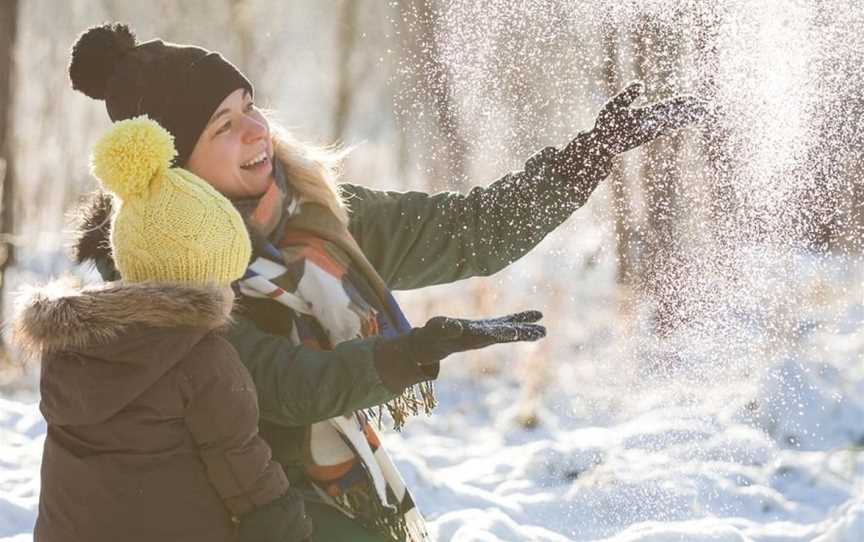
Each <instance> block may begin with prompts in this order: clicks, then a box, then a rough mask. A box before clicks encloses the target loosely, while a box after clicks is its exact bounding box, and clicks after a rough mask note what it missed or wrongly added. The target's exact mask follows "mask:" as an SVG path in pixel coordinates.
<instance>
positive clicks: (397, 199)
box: [341, 147, 608, 290]
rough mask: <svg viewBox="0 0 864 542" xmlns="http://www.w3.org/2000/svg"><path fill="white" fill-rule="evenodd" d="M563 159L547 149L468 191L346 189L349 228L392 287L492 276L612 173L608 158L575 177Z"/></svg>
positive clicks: (515, 258) (347, 187)
mask: <svg viewBox="0 0 864 542" xmlns="http://www.w3.org/2000/svg"><path fill="white" fill-rule="evenodd" d="M561 160H562V158H561V153H560V152H559V151H558V150H557V149H555V148H553V147H548V148H546V149H544V150H542V151H540V152H538V153H537V154H535V155H534V156H532V157H531V158H530V159H529V160H528V161H527V162H526V164H525V169H524V170H523V171H518V172H514V173H510V174H508V175H505V176H504V177H503V178H501V179H499V180H497V181H495V182H494V183H492V184H491V185H489V186H488V187H485V188H484V187H476V188H473V189H472V190H471V191H470V192H469V193H468V194H459V193H455V192H442V193H438V194H426V193H422V192H385V191H377V190H370V189H368V188H363V187H361V186H357V185H351V184H343V185H341V187H342V191H343V194H344V195H345V196H346V199H347V201H348V205H349V207H350V210H351V220H350V223H349V229H350V230H351V233H352V235H353V236H354V238H355V239H356V240H357V243H358V244H359V245H360V248H361V249H362V250H363V252H364V254H365V255H366V257H367V258H368V259H369V261H370V263H371V264H372V265H373V266H374V267H375V269H376V270H377V271H378V273H379V274H380V275H381V277H382V278H383V279H384V281H385V282H386V283H387V285H388V286H389V287H390V288H392V289H396V290H408V289H413V288H420V287H423V286H430V285H433V284H442V283H447V282H453V281H456V280H460V279H464V278H468V277H472V276H488V275H491V274H493V273H496V272H497V271H499V270H501V269H503V268H504V267H506V266H507V265H509V264H510V263H512V262H514V261H516V260H518V259H519V258H521V257H522V256H523V255H525V254H526V253H527V252H528V251H529V250H531V249H532V248H534V247H535V246H536V245H537V244H538V243H539V242H540V241H542V240H543V238H544V237H546V235H547V234H548V233H549V232H551V231H552V230H554V229H555V228H556V227H557V226H558V225H559V224H561V223H562V222H563V221H564V220H566V219H567V218H568V217H569V216H570V215H571V214H572V212H573V211H574V210H576V209H578V208H579V207H581V206H582V205H583V204H584V203H585V202H586V201H587V199H588V197H589V196H590V194H591V192H592V191H593V190H594V188H595V187H596V185H597V183H598V182H599V181H600V180H601V179H602V178H604V177H605V176H606V175H607V174H608V160H606V159H604V158H598V159H597V160H595V161H594V163H593V164H591V166H590V167H586V168H583V170H580V171H577V172H576V174H575V175H574V174H573V171H572V168H571V169H568V168H569V165H568V164H562V163H560V162H561ZM583 172H584V175H582V173H583ZM574 178H577V179H579V181H578V182H574V180H573V179H574Z"/></svg>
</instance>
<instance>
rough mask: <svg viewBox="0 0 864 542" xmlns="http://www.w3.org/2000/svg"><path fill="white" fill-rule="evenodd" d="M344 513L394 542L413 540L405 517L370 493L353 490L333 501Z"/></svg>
mask: <svg viewBox="0 0 864 542" xmlns="http://www.w3.org/2000/svg"><path fill="white" fill-rule="evenodd" d="M333 501H334V503H335V504H336V505H337V506H338V507H340V508H341V509H342V512H343V513H345V514H348V515H350V516H352V517H353V518H354V519H355V520H357V522H358V523H359V524H360V525H362V526H363V527H365V528H366V529H369V530H371V531H374V532H377V533H379V534H381V535H384V536H386V537H387V538H388V539H389V540H391V541H392V542H405V541H410V540H412V538H411V535H410V531H409V529H408V523H407V522H406V520H405V516H404V515H403V514H401V513H400V512H399V511H398V510H397V509H396V508H395V507H393V506H385V505H383V504H382V503H381V501H380V500H379V499H377V498H376V497H374V496H373V495H370V494H369V492H368V491H365V490H363V489H358V490H356V491H353V490H351V489H349V490H347V491H345V492H344V493H342V494H341V495H340V496H339V497H337V498H334V499H333Z"/></svg>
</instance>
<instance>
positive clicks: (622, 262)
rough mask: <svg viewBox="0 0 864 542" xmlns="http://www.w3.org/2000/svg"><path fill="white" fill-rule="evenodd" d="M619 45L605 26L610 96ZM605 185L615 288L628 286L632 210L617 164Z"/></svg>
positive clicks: (618, 82)
mask: <svg viewBox="0 0 864 542" xmlns="http://www.w3.org/2000/svg"><path fill="white" fill-rule="evenodd" d="M620 49H621V44H620V36H619V34H618V29H617V27H615V26H612V25H609V26H607V27H606V28H605V31H604V32H603V51H602V58H603V81H604V82H605V84H606V94H607V95H609V96H612V95H613V94H614V93H615V92H618V90H620V88H621V86H622V78H621V76H620V71H621V69H622V62H621V54H620ZM608 182H609V184H610V186H611V189H612V211H613V212H614V213H615V243H616V247H615V253H616V263H617V271H616V277H617V282H618V284H619V286H623V287H625V288H624V289H626V286H628V285H630V283H631V280H632V276H631V274H632V272H633V270H632V255H631V250H632V248H633V246H632V245H633V241H634V229H633V216H632V215H633V210H632V208H631V204H630V188H629V187H628V185H627V178H626V176H625V175H624V172H623V171H622V168H621V167H620V164H619V163H618V162H616V163H615V165H614V166H613V168H612V171H611V173H610V174H609V181H608Z"/></svg>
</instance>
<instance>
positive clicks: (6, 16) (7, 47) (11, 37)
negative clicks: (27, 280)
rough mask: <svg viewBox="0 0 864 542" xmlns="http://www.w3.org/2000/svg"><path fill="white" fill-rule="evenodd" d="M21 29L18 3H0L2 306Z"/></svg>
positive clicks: (10, 255)
mask: <svg viewBox="0 0 864 542" xmlns="http://www.w3.org/2000/svg"><path fill="white" fill-rule="evenodd" d="M17 26H18V1H17V0H4V1H3V2H0V233H2V234H3V236H4V237H3V239H0V305H2V302H3V282H4V281H3V277H4V275H5V273H6V269H7V268H8V267H9V266H10V265H11V264H12V260H13V251H12V244H11V243H9V242H8V241H7V238H8V236H9V235H11V234H12V224H13V222H12V219H13V216H12V205H11V202H12V198H13V196H14V188H15V164H14V163H13V161H12V134H13V133H14V126H13V125H12V120H13V115H12V111H13V107H12V104H13V102H14V96H13V93H14V84H15V78H14V70H15V37H16V29H17Z"/></svg>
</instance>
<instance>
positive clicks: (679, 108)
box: [633, 96, 708, 135]
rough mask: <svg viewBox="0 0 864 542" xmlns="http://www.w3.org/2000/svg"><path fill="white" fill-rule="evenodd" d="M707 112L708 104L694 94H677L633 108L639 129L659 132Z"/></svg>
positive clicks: (685, 124)
mask: <svg viewBox="0 0 864 542" xmlns="http://www.w3.org/2000/svg"><path fill="white" fill-rule="evenodd" d="M707 113H708V104H707V103H706V102H705V101H703V100H700V99H698V98H696V97H694V96H678V97H675V98H671V99H669V100H664V101H662V102H657V103H654V104H651V105H647V106H645V107H640V108H637V109H635V110H633V115H634V116H635V117H636V118H637V119H638V124H639V127H640V130H641V131H642V132H644V133H646V134H650V133H654V134H655V135H656V134H659V133H660V132H661V131H664V130H675V129H678V128H683V127H685V126H687V125H689V124H692V123H694V122H696V121H698V120H700V119H701V118H702V117H704V116H705V115H706V114H707Z"/></svg>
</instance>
